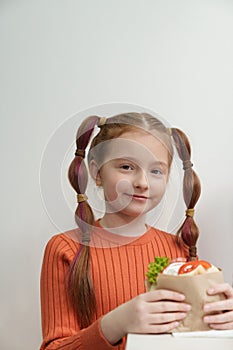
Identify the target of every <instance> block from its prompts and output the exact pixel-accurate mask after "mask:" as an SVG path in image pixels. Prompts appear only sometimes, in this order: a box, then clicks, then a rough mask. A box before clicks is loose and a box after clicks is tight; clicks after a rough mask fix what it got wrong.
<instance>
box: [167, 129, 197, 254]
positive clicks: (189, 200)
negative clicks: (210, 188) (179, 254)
mask: <svg viewBox="0 0 233 350" xmlns="http://www.w3.org/2000/svg"><path fill="white" fill-rule="evenodd" d="M171 133H172V137H173V140H174V143H175V146H176V149H177V152H178V155H179V157H180V159H181V161H182V162H183V170H184V178H183V197H184V202H185V204H186V207H187V210H186V218H185V220H184V222H183V224H182V225H181V227H180V228H179V229H178V231H177V239H179V237H181V238H182V240H183V241H184V243H185V244H186V245H188V247H189V260H195V259H196V258H197V248H196V243H197V240H198V237H199V229H198V227H197V225H196V223H195V221H194V219H193V215H194V208H195V205H196V203H197V201H198V199H199V197H200V194H201V184H200V180H199V178H198V176H197V174H196V173H195V171H194V170H193V169H192V166H193V164H192V162H191V160H190V157H191V147H190V143H189V140H188V138H187V136H186V135H185V134H184V133H183V132H182V131H181V130H179V129H176V128H172V129H171Z"/></svg>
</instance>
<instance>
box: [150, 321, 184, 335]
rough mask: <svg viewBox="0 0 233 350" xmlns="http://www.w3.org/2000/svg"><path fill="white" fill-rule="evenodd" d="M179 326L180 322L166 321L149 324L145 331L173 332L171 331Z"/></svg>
mask: <svg viewBox="0 0 233 350" xmlns="http://www.w3.org/2000/svg"><path fill="white" fill-rule="evenodd" d="M178 326H179V322H178V321H175V322H171V323H164V324H160V325H149V326H147V327H146V330H145V333H153V334H160V333H171V331H172V330H173V329H174V328H176V327H178Z"/></svg>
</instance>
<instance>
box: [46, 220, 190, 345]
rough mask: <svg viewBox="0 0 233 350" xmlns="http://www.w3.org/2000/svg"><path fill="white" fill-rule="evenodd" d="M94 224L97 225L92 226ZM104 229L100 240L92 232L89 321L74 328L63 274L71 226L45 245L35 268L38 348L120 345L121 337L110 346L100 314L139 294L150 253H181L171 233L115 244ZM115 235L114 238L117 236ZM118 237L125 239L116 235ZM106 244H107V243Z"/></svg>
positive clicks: (69, 256) (71, 250) (72, 248)
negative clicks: (91, 309)
mask: <svg viewBox="0 0 233 350" xmlns="http://www.w3.org/2000/svg"><path fill="white" fill-rule="evenodd" d="M97 226H98V224H97ZM104 232H105V238H104V241H103V240H102V238H101V237H100V236H98V234H97V235H96V236H95V235H93V236H95V240H96V241H95V242H94V243H93V245H94V246H98V247H100V246H101V244H102V246H104V247H105V248H97V247H94V246H92V247H91V269H92V277H93V283H94V288H95V293H96V300H97V314H96V317H95V321H94V322H93V324H92V325H90V326H89V327H87V328H85V329H82V330H80V329H79V327H78V323H77V319H76V315H75V312H74V310H73V308H72V306H71V304H70V302H69V298H68V294H67V290H66V278H67V273H68V269H69V266H70V264H71V262H72V260H73V258H74V256H75V254H76V252H77V250H78V248H79V243H78V240H75V238H74V237H75V235H76V237H77V230H71V231H67V232H65V233H62V234H57V235H55V236H53V237H52V238H51V239H50V240H49V242H48V243H47V246H46V249H45V253H44V259H43V264H42V270H41V314H42V333H43V343H42V345H41V348H40V349H41V350H45V349H46V350H58V349H59V350H61V349H62V350H110V349H117V350H123V349H125V341H126V339H125V338H124V339H123V341H122V342H121V343H120V345H115V346H113V345H111V344H109V342H108V341H107V340H106V339H105V337H104V336H103V334H102V332H101V328H100V319H101V317H102V316H103V315H104V314H106V313H107V312H109V311H110V310H112V309H114V308H116V307H117V306H118V305H120V304H122V303H124V302H126V301H128V300H130V299H132V298H134V297H135V296H136V295H138V294H140V293H144V292H145V284H144V282H145V274H146V271H147V268H148V264H149V262H151V261H153V260H154V257H155V256H167V257H170V258H177V257H180V256H181V257H186V255H187V250H186V248H185V247H184V246H183V247H179V246H178V245H177V244H176V241H175V237H174V235H171V234H169V233H165V232H163V231H160V230H157V229H155V228H149V229H148V231H147V232H146V233H145V234H144V235H142V236H140V237H138V238H136V239H134V240H133V241H131V242H129V243H127V244H124V245H120V246H116V245H115V244H110V246H109V247H108V248H106V239H107V241H108V242H111V243H112V242H114V241H115V240H116V235H114V234H111V233H108V232H107V231H104ZM118 238H119V236H118ZM122 239H123V240H124V239H125V238H122ZM111 245H112V246H111Z"/></svg>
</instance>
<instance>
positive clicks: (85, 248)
mask: <svg viewBox="0 0 233 350" xmlns="http://www.w3.org/2000/svg"><path fill="white" fill-rule="evenodd" d="M99 120H100V118H99V117H97V116H91V117H88V118H87V119H85V120H84V121H83V123H82V124H81V125H80V127H79V129H78V132H77V135H76V147H77V149H76V152H75V158H74V159H73V161H72V163H71V164H70V167H69V171H68V178H69V181H70V183H71V186H72V187H73V188H74V190H75V191H76V193H77V199H78V206H77V208H76V211H75V221H76V223H77V225H78V226H79V228H80V231H81V235H82V244H81V245H80V248H79V250H78V252H77V254H76V256H75V258H74V261H73V264H72V266H71V270H70V274H69V280H68V286H69V293H70V296H71V302H72V304H73V306H74V308H75V310H76V312H77V315H78V323H79V326H80V329H82V328H85V327H87V326H88V325H90V324H91V322H92V320H93V316H94V314H95V312H96V298H95V292H94V288H93V283H92V278H91V274H90V244H89V243H90V240H91V231H92V227H93V225H94V222H95V218H94V214H93V211H92V209H91V207H90V205H89V204H88V202H87V197H86V195H85V191H86V188H87V182H88V172H87V168H86V165H85V162H84V158H85V150H86V147H87V145H88V143H89V141H90V138H91V135H92V133H93V130H94V127H95V126H96V125H97V123H98V121H99ZM80 198H81V199H80Z"/></svg>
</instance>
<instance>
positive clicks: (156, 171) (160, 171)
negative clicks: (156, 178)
mask: <svg viewBox="0 0 233 350" xmlns="http://www.w3.org/2000/svg"><path fill="white" fill-rule="evenodd" d="M152 173H153V174H155V175H162V174H163V172H162V170H160V169H154V170H152Z"/></svg>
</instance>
